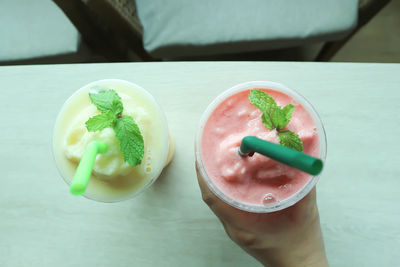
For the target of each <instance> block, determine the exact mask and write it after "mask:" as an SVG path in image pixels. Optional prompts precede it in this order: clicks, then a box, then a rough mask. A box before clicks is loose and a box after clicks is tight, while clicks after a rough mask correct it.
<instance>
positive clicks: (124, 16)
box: [53, 0, 390, 62]
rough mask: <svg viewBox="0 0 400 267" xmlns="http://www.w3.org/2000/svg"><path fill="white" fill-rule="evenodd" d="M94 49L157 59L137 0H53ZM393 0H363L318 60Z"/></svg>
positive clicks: (115, 57) (116, 56)
mask: <svg viewBox="0 0 400 267" xmlns="http://www.w3.org/2000/svg"><path fill="white" fill-rule="evenodd" d="M53 1H54V2H55V3H56V4H57V5H58V6H59V7H60V8H61V9H62V10H63V12H64V13H65V14H66V15H67V16H68V18H69V19H70V20H71V22H72V23H73V24H74V25H75V27H76V28H77V29H78V31H79V32H80V33H81V36H82V38H83V40H84V41H85V42H86V43H87V44H88V46H89V47H90V48H91V49H92V50H93V52H95V53H98V54H100V55H102V56H103V57H105V58H106V59H107V60H109V61H110V62H115V61H154V60H157V59H154V58H152V57H151V56H150V55H149V54H148V53H147V52H146V51H145V50H144V48H143V44H142V36H143V29H142V26H141V24H140V21H139V18H138V15H137V12H136V6H135V1H134V0H53ZM389 2H390V0H360V2H359V18H358V24H357V27H356V28H355V29H354V31H353V32H352V33H351V34H350V35H349V36H348V37H347V38H345V39H344V40H340V41H336V42H328V43H326V44H324V46H323V47H322V49H321V51H320V52H319V54H318V56H317V57H316V59H315V60H316V61H329V60H330V59H331V58H332V57H333V56H334V55H335V54H336V53H337V52H338V51H339V50H340V48H341V47H342V46H343V45H344V44H345V43H346V42H347V41H348V40H349V39H350V38H351V37H352V36H353V35H354V34H355V33H356V32H357V31H358V30H359V29H360V28H361V27H363V26H364V25H365V24H367V23H368V22H369V21H370V20H371V19H372V18H373V17H374V16H375V15H376V14H377V13H378V12H379V11H380V10H381V9H382V8H383V7H384V6H385V5H386V4H388V3H389Z"/></svg>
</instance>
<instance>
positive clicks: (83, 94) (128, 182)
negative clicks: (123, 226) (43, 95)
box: [53, 79, 174, 202]
mask: <svg viewBox="0 0 400 267" xmlns="http://www.w3.org/2000/svg"><path fill="white" fill-rule="evenodd" d="M107 89H114V90H116V92H117V93H122V94H125V95H127V96H132V97H135V99H137V100H135V101H138V103H139V105H140V104H143V106H140V108H142V110H144V111H143V112H149V113H150V114H151V123H149V124H146V126H145V127H150V129H149V131H148V132H150V133H152V134H151V137H148V138H146V137H144V141H145V144H144V145H145V155H144V158H143V160H142V163H141V164H140V165H138V166H137V167H135V168H140V169H138V171H136V170H134V171H133V172H131V173H130V174H128V175H121V176H118V177H117V178H113V179H109V180H104V179H99V178H98V177H96V175H95V174H92V176H91V178H90V181H89V184H88V187H87V189H86V192H85V193H84V196H85V197H86V198H89V199H92V200H96V201H100V202H117V201H122V200H126V199H130V198H133V197H134V196H136V195H137V194H139V193H141V192H143V191H144V190H145V189H146V188H148V187H149V186H151V185H152V184H153V183H154V181H155V180H156V179H157V178H158V177H159V176H160V174H161V172H162V170H163V168H164V167H165V166H166V165H168V163H169V162H170V160H171V158H172V156H173V153H174V145H173V141H172V139H171V138H170V134H169V130H168V124H167V119H166V117H165V114H164V112H163V111H162V110H161V108H160V106H159V105H158V104H157V102H156V101H155V99H154V97H153V96H152V95H151V94H150V93H149V92H147V91H146V90H145V89H143V88H142V87H140V86H138V85H136V84H133V83H131V82H128V81H124V80H118V79H106V80H99V81H94V82H92V83H89V84H87V85H85V86H83V87H82V88H80V89H79V90H77V91H76V92H75V93H74V94H73V95H72V96H70V97H69V98H68V99H67V101H66V102H65V103H64V105H63V106H62V108H61V110H60V112H59V114H58V117H57V119H56V123H55V126H54V131H53V154H54V159H55V162H56V165H57V168H58V170H59V173H60V174H61V176H62V178H63V179H64V181H65V182H66V183H67V184H68V185H70V184H71V181H72V178H73V177H74V174H75V171H76V168H77V165H78V163H77V162H73V161H71V160H69V159H68V158H67V157H66V155H65V146H66V144H67V138H68V132H69V131H70V127H71V125H75V124H76V120H77V118H78V117H80V113H81V112H82V110H84V109H86V108H87V107H88V106H91V105H92V106H93V107H89V108H92V109H93V108H95V107H94V105H93V104H92V102H91V101H90V98H89V92H93V91H96V90H107ZM122 102H123V103H124V98H122ZM124 108H125V104H124ZM138 116H140V115H138ZM87 119H88V118H87ZM85 120H86V119H85ZM79 123H80V122H79ZM82 123H83V125H84V122H82ZM138 124H139V123H138ZM79 125H80V124H79ZM139 126H140V125H139ZM85 131H86V129H85ZM149 140H152V141H151V144H150V141H149ZM99 141H101V140H99ZM68 142H71V141H68ZM118 149H119V147H118ZM95 165H96V163H95ZM138 173H139V174H143V175H138ZM66 192H69V190H68V188H66Z"/></svg>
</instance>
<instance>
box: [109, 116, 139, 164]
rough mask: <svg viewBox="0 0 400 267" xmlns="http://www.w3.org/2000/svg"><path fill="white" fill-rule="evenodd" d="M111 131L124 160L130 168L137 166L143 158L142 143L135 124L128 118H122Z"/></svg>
mask: <svg viewBox="0 0 400 267" xmlns="http://www.w3.org/2000/svg"><path fill="white" fill-rule="evenodd" d="M113 129H114V131H115V136H116V138H117V139H118V141H119V146H120V150H121V152H122V154H123V155H124V160H125V161H126V162H128V164H129V165H131V166H132V167H135V166H137V165H139V164H140V163H141V162H142V159H143V156H144V141H143V136H142V134H141V133H140V129H139V127H138V126H137V124H136V122H135V121H134V120H133V118H132V117H130V116H122V117H121V118H118V119H117V121H116V122H115V124H114V126H113Z"/></svg>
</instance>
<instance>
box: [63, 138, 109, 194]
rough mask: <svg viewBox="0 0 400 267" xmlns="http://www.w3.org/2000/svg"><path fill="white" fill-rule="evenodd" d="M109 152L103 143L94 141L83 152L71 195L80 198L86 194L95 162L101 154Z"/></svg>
mask: <svg viewBox="0 0 400 267" xmlns="http://www.w3.org/2000/svg"><path fill="white" fill-rule="evenodd" d="M106 151H107V145H106V144H105V143H102V142H98V141H92V142H90V143H89V144H88V145H87V146H86V148H85V152H83V156H82V159H81V161H80V162H79V165H78V168H77V169H76V172H75V176H74V179H72V183H71V186H70V192H71V194H73V195H75V196H80V195H82V194H83V193H85V191H86V188H87V185H88V183H89V180H90V177H91V175H92V170H93V165H94V161H95V160H96V156H97V154H99V153H105V152H106Z"/></svg>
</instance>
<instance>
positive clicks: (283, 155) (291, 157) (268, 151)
mask: <svg viewBox="0 0 400 267" xmlns="http://www.w3.org/2000/svg"><path fill="white" fill-rule="evenodd" d="M254 152H257V153H260V154H262V155H264V156H267V157H270V158H272V159H274V160H276V161H279V162H281V163H283V164H286V165H288V166H290V167H293V168H296V169H298V170H301V171H304V172H306V173H309V174H312V175H318V174H319V173H320V172H321V171H322V167H323V163H322V160H320V159H318V158H314V157H312V156H310V155H307V154H305V153H303V152H299V151H297V150H294V149H291V148H288V147H285V146H281V145H277V144H274V143H271V142H268V141H265V140H262V139H259V138H257V137H255V136H246V137H244V138H243V139H242V143H241V145H240V148H239V155H240V156H242V157H246V156H249V154H252V153H254Z"/></svg>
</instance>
